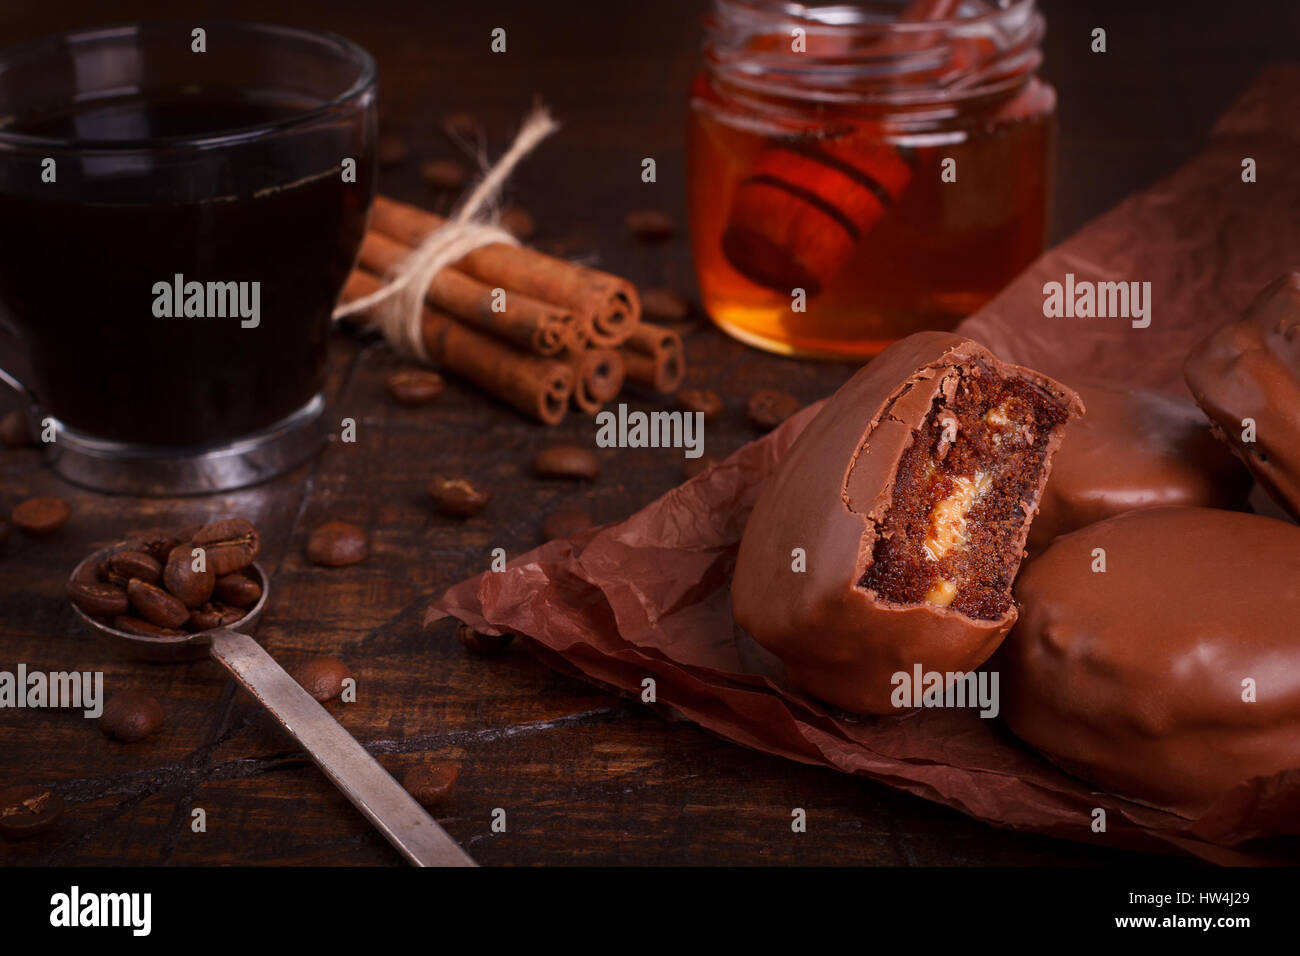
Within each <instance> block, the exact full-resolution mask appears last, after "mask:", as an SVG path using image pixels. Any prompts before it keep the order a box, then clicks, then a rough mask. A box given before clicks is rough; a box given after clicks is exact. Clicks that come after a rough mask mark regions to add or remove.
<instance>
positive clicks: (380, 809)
mask: <svg viewBox="0 0 1300 956" xmlns="http://www.w3.org/2000/svg"><path fill="white" fill-rule="evenodd" d="M112 550H113V549H112V548H105V549H103V550H101V551H97V552H95V553H94V554H92V555H90V556H89V557H88V558H86V559H85V560H83V561H82V562H81V563H80V564H78V565H77V569H76V571H74V572H73V575H74V577H76V578H78V579H80V577H81V574H82V573H83V571H84V569H85V567H86V565H87V564H88V563H89V562H91V561H96V562H97V561H100V560H102V559H103V558H105V557H106V556H107V555H108V554H109V553H110V552H111V551H112ZM248 570H249V571H254V572H256V574H257V577H258V578H259V579H260V582H259V583H260V584H261V585H262V597H261V599H260V600H258V602H257V604H255V605H254V606H253V607H252V608H250V609H249V610H248V611H247V612H246V613H245V614H244V616H243V617H242V618H240V619H239V620H238V621H237V622H236V624H237V625H238V626H240V627H245V628H246V627H250V626H252V624H253V623H254V622H256V621H257V619H258V617H259V616H261V613H262V610H263V608H265V607H266V600H267V596H268V595H269V594H270V592H271V586H270V581H269V580H268V579H267V576H266V572H265V571H263V570H262V567H261V565H259V564H254V565H252V567H251V568H249V569H248ZM73 609H74V610H75V611H76V612H77V614H78V616H80V618H81V620H82V621H83V622H84V623H85V624H86V626H87V627H88V628H90V629H91V630H92V631H93V632H94V633H95V634H96V635H97V636H99V637H101V638H103V639H105V640H107V641H109V642H110V643H112V644H113V645H114V646H116V647H117V648H119V649H121V650H124V651H126V652H127V653H129V654H130V655H132V656H134V657H143V658H146V659H148V660H155V661H177V660H191V659H194V658H198V657H203V656H204V655H205V654H207V655H211V656H212V658H213V659H214V660H216V661H217V662H218V663H219V664H221V666H222V667H224V668H225V669H226V670H228V671H230V673H231V674H232V675H233V676H234V678H235V680H237V681H239V683H240V684H242V685H243V687H244V689H245V690H247V691H248V692H249V693H250V694H252V695H253V697H254V698H256V699H257V701H258V703H260V704H261V705H262V706H263V707H265V708H266V709H267V711H268V712H269V713H270V714H271V716H272V717H274V718H275V719H276V721H277V722H278V723H279V724H280V726H281V727H283V728H284V729H285V730H287V731H288V732H289V733H290V734H291V735H292V736H293V738H294V739H295V740H297V741H298V743H300V744H302V746H303V749H304V750H306V751H307V753H308V755H309V756H310V757H311V759H312V760H313V761H315V763H316V766H318V767H320V768H321V770H323V771H324V772H325V776H327V777H329V779H330V781H331V782H332V783H333V784H334V786H336V787H338V788H339V791H340V792H341V793H342V794H343V796H345V797H347V798H348V799H349V800H350V801H352V805H353V806H355V807H356V808H357V809H358V810H360V811H361V812H362V814H364V815H365V817H366V818H367V819H368V820H370V822H371V823H373V824H374V825H375V827H376V828H378V830H379V832H380V833H382V834H383V835H384V837H385V839H387V840H388V842H389V843H391V844H392V845H393V846H394V847H396V848H397V851H398V852H399V853H401V854H402V856H404V857H406V859H407V860H408V861H409V862H411V863H413V864H415V865H416V866H476V865H477V864H476V863H475V862H474V861H473V860H472V859H470V858H469V856H468V855H466V853H465V851H464V850H462V849H461V848H460V847H459V846H458V845H457V844H456V842H455V841H454V840H453V839H452V838H451V837H450V836H448V835H447V832H446V831H445V830H443V829H442V827H440V826H438V824H437V823H436V822H435V821H434V819H433V818H432V817H430V816H429V814H428V813H426V812H425V811H424V808H423V807H421V806H420V805H419V804H418V803H416V802H415V800H414V799H413V798H412V797H411V795H410V794H409V793H407V792H406V791H405V790H404V789H403V788H402V786H401V784H399V783H398V782H397V781H396V780H394V779H393V778H392V777H391V776H389V774H388V772H387V771H386V770H384V768H383V767H381V766H380V765H379V764H378V763H377V762H376V761H375V758H374V757H372V756H370V754H368V753H366V751H365V748H363V747H362V746H361V745H360V744H359V743H357V741H356V739H355V738H354V737H353V736H352V735H351V734H349V733H348V732H347V731H346V730H344V729H343V727H342V726H341V725H340V724H339V723H338V722H337V721H336V720H335V719H334V718H333V717H331V716H330V715H329V712H328V711H326V710H325V708H324V707H322V706H321V705H320V704H318V703H317V702H316V700H315V699H314V698H313V697H312V696H311V695H310V694H308V693H307V692H306V691H305V690H303V689H302V687H301V686H300V685H299V684H298V682H297V681H295V680H294V679H293V678H292V677H290V676H289V675H288V674H286V673H285V672H284V669H283V668H281V667H280V665H279V664H277V663H276V662H275V660H274V659H273V658H272V657H271V655H270V654H268V653H266V651H264V650H263V649H262V646H261V645H260V644H258V643H257V642H256V641H255V640H253V639H252V638H251V637H249V636H248V635H247V634H241V633H239V632H238V631H235V630H232V629H231V628H229V627H217V628H212V629H211V630H207V631H196V632H195V633H193V634H183V635H178V636H175V637H144V636H141V635H138V634H131V633H128V632H127V631H122V630H118V629H117V628H115V627H110V626H109V625H107V624H104V623H103V622H101V621H97V620H95V619H94V618H92V617H90V615H88V614H86V613H85V612H84V611H82V610H81V608H79V607H76V605H73Z"/></svg>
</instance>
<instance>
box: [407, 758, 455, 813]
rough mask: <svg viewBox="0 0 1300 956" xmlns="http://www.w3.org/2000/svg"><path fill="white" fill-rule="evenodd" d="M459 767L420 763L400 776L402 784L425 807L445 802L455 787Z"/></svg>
mask: <svg viewBox="0 0 1300 956" xmlns="http://www.w3.org/2000/svg"><path fill="white" fill-rule="evenodd" d="M459 776H460V768H459V767H457V766H455V765H453V764H420V765H419V766H418V767H412V768H411V769H410V770H408V771H407V772H406V776H405V777H403V778H402V786H403V787H405V788H406V792H407V793H409V794H410V795H411V796H412V797H414V798H415V802H416V803H418V804H420V805H421V806H425V807H433V806H437V805H439V804H441V803H445V802H446V801H447V800H448V798H450V797H451V794H452V791H453V790H455V789H456V779H457V778H458V777H459Z"/></svg>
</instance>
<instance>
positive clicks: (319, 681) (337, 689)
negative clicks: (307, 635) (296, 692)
mask: <svg viewBox="0 0 1300 956" xmlns="http://www.w3.org/2000/svg"><path fill="white" fill-rule="evenodd" d="M351 676H352V672H351V671H350V670H348V667H347V665H346V664H344V663H343V662H342V661H341V660H339V659H338V658H337V657H313V658H312V659H311V660H309V661H307V662H306V663H305V664H303V665H302V666H300V667H299V668H298V669H297V670H295V671H294V680H296V681H297V682H298V683H299V684H301V685H302V689H303V690H305V691H306V692H307V693H309V694H311V695H312V696H313V697H315V698H316V699H317V700H319V701H321V702H322V703H324V702H325V701H327V700H333V699H334V698H335V697H337V696H338V695H339V694H341V693H343V682H344V681H345V680H347V679H348V678H350V677H351Z"/></svg>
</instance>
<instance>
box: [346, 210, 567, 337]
mask: <svg viewBox="0 0 1300 956" xmlns="http://www.w3.org/2000/svg"><path fill="white" fill-rule="evenodd" d="M412 248H413V247H411V246H408V245H406V244H405V243H403V242H400V241H398V240H397V239H393V238H391V237H389V236H386V235H383V234H382V233H378V232H375V231H374V230H371V231H370V232H368V233H366V236H365V239H364V240H363V241H362V243H361V265H362V267H363V268H365V269H368V270H369V271H371V272H376V273H379V274H381V275H383V274H385V273H388V272H391V271H392V270H393V269H396V268H397V266H398V265H399V264H401V262H402V260H403V259H405V258H406V257H407V256H409V255H410V254H411V250H412ZM425 298H426V299H427V300H428V302H429V305H430V306H432V307H433V308H435V309H441V310H442V311H444V312H448V313H450V314H451V315H453V316H455V317H456V318H457V319H460V320H461V321H462V322H465V323H466V324H468V325H472V326H474V327H475V328H478V329H482V330H483V331H484V332H489V333H491V334H492V335H495V336H496V337H497V338H500V339H504V340H505V341H507V342H510V343H511V344H513V345H517V346H518V347H519V348H521V349H526V350H528V351H530V352H536V353H537V354H538V355H558V354H559V353H560V352H561V351H562V350H563V349H565V348H568V347H571V346H572V344H573V343H574V342H582V341H585V340H586V337H587V336H586V334H585V330H584V329H574V328H572V326H574V325H575V324H585V321H587V320H580V319H579V318H578V316H577V314H576V313H574V312H573V310H572V309H566V308H564V307H562V306H555V305H550V304H549V303H546V302H539V301H538V300H537V299H534V298H533V297H532V296H529V295H525V294H524V293H522V292H517V291H515V290H514V289H513V288H510V287H508V286H507V287H505V288H504V295H503V296H500V297H499V296H498V295H497V293H496V292H495V290H494V289H493V288H492V287H491V286H489V285H486V284H484V283H482V282H479V281H478V280H476V279H471V278H470V277H469V276H467V275H465V273H463V272H461V271H460V270H458V269H452V268H446V269H439V270H438V273H437V275H435V276H434V277H433V280H432V281H431V282H430V283H429V288H428V289H427V290H425ZM497 305H500V306H502V307H503V311H496V310H495V309H494V308H493V307H494V306H497Z"/></svg>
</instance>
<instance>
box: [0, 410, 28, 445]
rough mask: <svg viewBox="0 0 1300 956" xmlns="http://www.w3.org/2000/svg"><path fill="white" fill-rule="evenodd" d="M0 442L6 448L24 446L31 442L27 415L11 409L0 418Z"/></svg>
mask: <svg viewBox="0 0 1300 956" xmlns="http://www.w3.org/2000/svg"><path fill="white" fill-rule="evenodd" d="M0 442H2V443H3V444H4V446H5V447H6V448H26V447H27V446H28V445H30V444H31V443H32V433H31V431H30V429H28V427H27V416H26V415H24V414H23V413H22V412H18V411H13V412H10V413H9V414H8V415H6V416H5V417H4V418H0Z"/></svg>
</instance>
